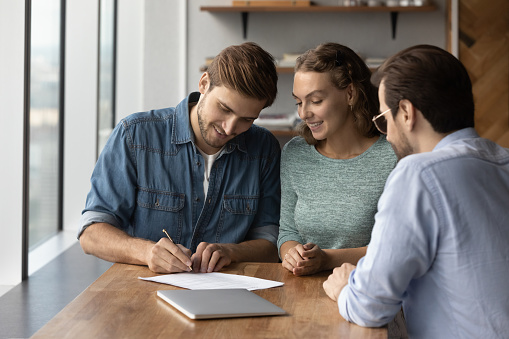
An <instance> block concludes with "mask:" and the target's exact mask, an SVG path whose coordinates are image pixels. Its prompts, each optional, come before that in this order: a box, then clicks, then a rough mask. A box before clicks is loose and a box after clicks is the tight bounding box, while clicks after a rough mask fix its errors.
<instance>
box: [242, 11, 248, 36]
mask: <svg viewBox="0 0 509 339" xmlns="http://www.w3.org/2000/svg"><path fill="white" fill-rule="evenodd" d="M240 15H241V17H242V34H243V36H244V40H246V38H247V18H248V16H249V13H248V12H241V13H240Z"/></svg>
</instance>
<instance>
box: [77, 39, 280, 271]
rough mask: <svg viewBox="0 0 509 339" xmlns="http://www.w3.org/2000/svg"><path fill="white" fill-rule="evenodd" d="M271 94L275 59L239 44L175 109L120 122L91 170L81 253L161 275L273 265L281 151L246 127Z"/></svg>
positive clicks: (274, 85) (274, 84) (269, 139)
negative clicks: (249, 263)
mask: <svg viewBox="0 0 509 339" xmlns="http://www.w3.org/2000/svg"><path fill="white" fill-rule="evenodd" d="M276 93H277V73H276V68H275V64H274V58H273V57H272V56H271V55H270V54H268V53H267V52H266V51H264V50H263V49H262V48H260V47H259V46H258V45H256V44H254V43H244V44H242V45H238V46H230V47H228V48H226V49H224V50H223V51H222V52H221V53H220V54H219V55H218V56H217V57H216V58H215V59H214V61H213V62H212V64H211V65H210V67H209V69H208V71H207V72H205V73H204V74H203V75H202V77H201V78H200V81H199V92H195V93H191V94H190V95H189V96H188V97H187V98H186V99H184V100H183V101H182V102H181V103H180V104H179V105H178V106H177V107H175V108H173V107H172V108H166V109H158V110H153V111H149V112H144V113H137V114H133V115H131V116H129V117H127V118H125V119H123V120H122V121H121V122H120V123H119V124H118V126H117V127H116V128H115V130H114V131H113V133H112V135H111V136H110V138H109V140H108V142H107V144H106V146H105V148H104V150H103V152H102V153H101V156H100V157H99V159H98V161H97V164H96V167H95V169H94V172H93V174H92V178H91V185H92V188H91V190H90V193H89V194H88V197H87V202H86V207H85V209H84V211H83V215H82V221H81V228H80V231H79V235H78V237H79V239H80V243H81V246H82V248H83V250H84V251H85V253H87V254H93V255H95V256H97V257H99V258H102V259H105V260H108V261H112V262H123V263H131V264H141V265H148V267H149V268H150V269H151V270H152V271H154V272H159V273H169V272H182V271H191V270H193V271H195V272H196V271H200V272H212V271H218V270H220V269H221V268H222V267H223V266H226V265H229V264H230V263H231V262H239V261H268V262H276V261H277V260H278V255H277V249H276V245H275V244H276V240H277V235H278V228H279V206H280V182H279V162H280V147H279V143H278V141H277V140H276V138H275V137H274V136H273V135H272V134H271V133H270V132H269V131H267V130H266V129H263V128H261V127H258V126H255V125H253V121H254V120H255V119H256V118H257V117H258V115H259V114H260V111H261V110H262V109H263V108H265V107H268V106H270V105H271V104H272V103H273V102H274V100H275V97H276ZM163 229H165V230H166V232H167V233H168V236H169V237H171V238H169V237H166V235H165V234H164V233H163Z"/></svg>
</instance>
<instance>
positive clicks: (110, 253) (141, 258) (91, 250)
mask: <svg viewBox="0 0 509 339" xmlns="http://www.w3.org/2000/svg"><path fill="white" fill-rule="evenodd" d="M80 244H81V247H82V249H83V251H84V252H85V253H86V254H92V255H95V256H96V257H98V258H101V259H104V260H107V261H111V262H121V263H126V264H135V265H147V263H148V259H147V253H148V252H149V251H150V250H151V248H152V247H153V246H154V243H153V242H151V241H149V240H145V239H139V238H134V237H131V236H130V235H128V234H127V233H125V232H124V231H122V230H119V229H118V228H116V227H114V226H112V225H110V224H106V223H96V224H92V225H90V226H88V227H87V228H86V229H85V231H83V233H82V234H81V236H80Z"/></svg>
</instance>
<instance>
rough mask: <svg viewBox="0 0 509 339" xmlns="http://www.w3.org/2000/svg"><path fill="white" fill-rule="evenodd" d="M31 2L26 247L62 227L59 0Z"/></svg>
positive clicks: (61, 63)
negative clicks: (27, 233) (27, 231)
mask: <svg viewBox="0 0 509 339" xmlns="http://www.w3.org/2000/svg"><path fill="white" fill-rule="evenodd" d="M28 3H30V4H31V20H30V27H31V29H30V87H29V92H30V93H29V97H30V108H29V114H28V119H29V120H28V121H29V144H28V147H29V149H28V155H29V157H28V167H29V169H28V207H27V209H28V210H27V211H26V212H27V215H28V229H29V235H28V239H29V240H28V246H29V250H32V249H33V248H34V247H36V246H37V245H39V244H40V243H41V242H43V241H44V240H47V239H48V238H49V237H51V236H52V235H54V234H56V233H57V232H58V231H59V230H60V229H61V196H62V195H61V183H62V181H61V165H62V156H61V155H62V140H61V139H62V138H61V135H62V116H63V115H62V107H63V104H62V102H63V93H62V92H63V90H62V88H63V86H62V82H63V81H62V79H63V76H62V72H63V67H62V65H63V60H62V50H63V46H62V41H63V39H62V26H63V25H62V13H63V9H62V7H63V1H61V0H37V1H31V2H28Z"/></svg>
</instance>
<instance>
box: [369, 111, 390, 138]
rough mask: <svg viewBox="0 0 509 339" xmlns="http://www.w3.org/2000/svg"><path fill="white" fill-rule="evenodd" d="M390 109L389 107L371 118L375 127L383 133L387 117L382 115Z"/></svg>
mask: <svg viewBox="0 0 509 339" xmlns="http://www.w3.org/2000/svg"><path fill="white" fill-rule="evenodd" d="M390 110H391V109H390V108H389V109H388V110H386V111H383V112H382V113H380V114H378V115H377V116H376V117H374V118H373V122H374V123H375V126H376V128H378V130H379V131H380V132H381V133H383V134H387V119H386V118H385V117H384V114H385V113H387V112H389V111H390Z"/></svg>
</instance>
